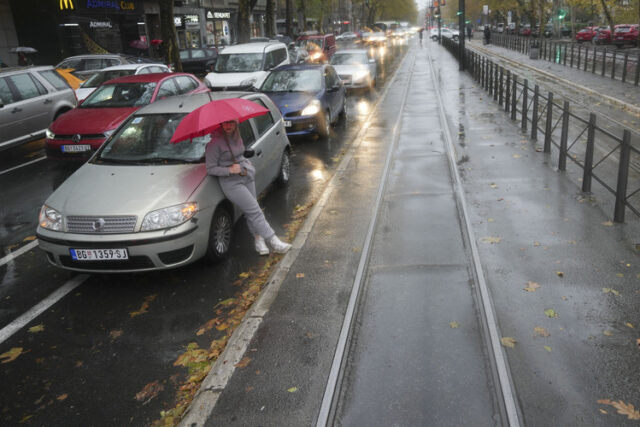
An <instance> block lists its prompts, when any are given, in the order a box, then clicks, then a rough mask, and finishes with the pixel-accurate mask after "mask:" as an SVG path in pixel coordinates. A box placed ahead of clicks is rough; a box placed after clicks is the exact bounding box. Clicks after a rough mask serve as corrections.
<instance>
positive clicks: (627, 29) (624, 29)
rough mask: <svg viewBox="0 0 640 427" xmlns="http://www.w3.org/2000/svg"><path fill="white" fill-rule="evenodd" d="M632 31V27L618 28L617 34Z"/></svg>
mask: <svg viewBox="0 0 640 427" xmlns="http://www.w3.org/2000/svg"><path fill="white" fill-rule="evenodd" d="M629 31H631V27H618V28H616V33H628V32H629Z"/></svg>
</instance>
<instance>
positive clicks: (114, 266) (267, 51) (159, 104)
mask: <svg viewBox="0 0 640 427" xmlns="http://www.w3.org/2000/svg"><path fill="white" fill-rule="evenodd" d="M376 37H377V36H376ZM303 43H304V44H305V45H306V44H308V43H313V44H314V45H315V46H317V48H312V50H316V51H319V52H321V54H322V56H321V57H316V58H311V55H309V56H308V62H305V63H301V64H295V63H292V61H291V58H290V55H289V51H288V48H287V46H286V45H285V44H283V43H281V42H277V41H269V42H253V43H246V44H243V45H235V46H229V47H226V48H225V49H224V50H221V51H220V52H219V53H218V55H217V58H216V59H217V60H216V65H215V66H214V68H213V70H212V71H211V72H209V73H208V74H207V75H206V77H205V79H204V82H202V81H200V80H199V79H198V78H197V77H196V76H194V75H193V74H189V73H172V72H170V69H169V68H168V67H167V66H165V65H162V64H151V63H129V64H118V65H115V66H111V67H105V68H103V69H101V70H98V69H92V70H91V71H92V75H91V76H90V77H88V78H87V79H86V81H85V82H84V83H83V84H82V86H81V87H80V88H78V90H77V92H76V93H74V91H73V89H71V88H70V86H69V84H68V82H66V81H65V79H64V78H62V77H61V76H60V74H59V73H58V72H57V71H56V70H55V69H54V68H53V67H29V68H21V69H16V70H11V69H10V70H9V71H7V70H3V71H2V73H1V74H0V100H1V102H0V118H1V119H2V120H1V121H0V126H2V128H1V129H2V132H0V135H2V139H1V140H0V148H2V145H3V144H5V143H6V144H16V143H20V142H22V141H26V140H30V139H35V138H38V137H42V136H43V134H44V136H45V149H46V153H47V156H48V157H49V158H52V159H56V160H69V161H79V162H82V163H83V164H82V166H81V167H80V168H79V169H78V170H77V171H76V172H75V173H73V174H72V175H71V176H70V177H69V178H68V179H67V180H66V181H65V182H64V183H63V184H62V185H61V186H60V187H59V188H58V189H56V191H55V192H54V193H53V194H51V195H50V196H49V198H48V199H47V200H46V201H45V204H44V206H43V207H42V209H41V212H40V216H39V226H38V230H37V236H38V239H39V242H40V247H41V248H42V249H43V250H44V251H45V254H46V257H47V259H48V260H49V262H50V263H52V264H53V265H56V266H58V267H60V268H65V269H70V270H76V271H85V272H101V271H109V272H134V271H148V270H157V269H166V268H174V267H178V266H181V265H184V264H188V263H190V262H193V261H195V260H197V259H200V258H202V257H205V258H208V259H210V260H216V259H220V258H222V257H224V256H226V255H227V254H228V252H229V249H230V248H231V239H232V231H233V225H234V223H235V221H236V220H237V219H238V217H239V211H238V209H237V208H236V207H234V206H233V205H231V204H230V203H229V202H228V201H227V200H226V199H225V198H224V195H223V194H222V192H221V190H220V187H219V185H218V183H217V180H216V179H215V178H214V177H211V176H209V175H207V173H206V168H205V165H204V147H205V146H206V144H207V143H208V142H209V139H208V137H206V136H205V137H199V138H193V139H191V140H188V141H182V142H180V143H177V144H172V143H170V138H171V136H172V135H173V131H174V130H175V129H176V127H177V125H178V124H179V123H180V121H181V120H182V118H183V117H184V116H185V115H186V114H188V113H189V112H190V111H193V110H194V109H196V108H198V107H199V106H201V105H204V104H206V103H208V102H210V101H212V100H216V99H224V98H230V97H233V98H245V99H248V100H251V101H253V102H256V103H258V104H260V105H261V106H263V107H265V108H266V109H268V111H269V113H268V114H267V115H264V116H258V117H254V118H252V119H249V120H247V121H246V122H242V123H241V124H240V128H239V130H240V133H241V136H242V139H243V141H244V143H245V146H246V148H247V150H248V151H247V156H250V155H251V154H253V153H256V155H255V156H254V157H252V160H251V161H252V162H253V163H254V165H255V166H256V187H257V190H258V192H261V191H262V190H264V189H265V188H267V187H268V186H269V185H270V184H272V183H274V182H275V183H277V184H281V185H286V184H287V183H288V181H289V176H290V161H289V156H290V152H291V145H290V142H289V139H288V137H308V136H311V135H314V136H315V135H318V136H319V137H321V138H326V137H329V136H330V134H331V127H332V126H335V125H336V124H337V123H340V122H343V123H346V96H347V93H346V91H347V89H358V88H362V89H365V90H371V89H373V88H374V87H375V83H376V81H377V72H376V71H377V70H376V61H375V59H374V58H373V57H372V56H371V51H370V48H373V47H374V46H377V45H378V44H379V43H380V40H378V39H372V40H370V41H368V42H366V45H365V46H358V48H356V49H344V50H339V49H337V47H336V45H335V37H334V36H333V35H331V36H330V37H326V36H319V35H317V34H307V35H303V36H302V38H301V39H300V40H299V43H298V46H297V47H298V48H302V46H303ZM305 47H306V46H305ZM88 59H90V58H87V57H83V58H82V59H79V58H77V57H76V58H74V59H73V61H67V60H65V61H63V62H62V63H61V64H59V65H61V66H65V67H71V66H73V65H75V66H78V67H80V66H81V64H82V62H78V61H86V64H87V65H88V64H90V63H91V61H89V60H88ZM102 60H106V59H105V58H100V61H102ZM109 64H110V63H109V62H108V61H107V62H105V63H104V64H103V65H109ZM85 68H87V67H85ZM87 71H88V70H87ZM205 83H206V84H205ZM239 89H242V90H244V91H242V92H234V91H231V90H239ZM247 90H248V91H247ZM78 99H79V101H78ZM40 104H42V105H47V110H46V113H43V112H42V111H40V112H38V111H37V109H38V105H40ZM23 111H25V112H29V114H30V115H31V116H32V117H31V118H29V120H31V122H33V129H30V130H29V134H28V135H14V133H12V132H11V131H10V130H11V129H10V128H9V127H10V126H11V125H12V124H15V123H18V121H17V120H15V119H17V118H18V115H17V114H18V113H21V112H23ZM7 115H12V116H7ZM4 116H7V117H9V119H7V120H5V119H6V117H4ZM36 117H37V118H38V120H39V121H37V120H36ZM11 119H14V120H11ZM17 128H18V126H15V129H16V130H17ZM21 129H25V127H24V126H22V127H21ZM18 133H19V132H18Z"/></svg>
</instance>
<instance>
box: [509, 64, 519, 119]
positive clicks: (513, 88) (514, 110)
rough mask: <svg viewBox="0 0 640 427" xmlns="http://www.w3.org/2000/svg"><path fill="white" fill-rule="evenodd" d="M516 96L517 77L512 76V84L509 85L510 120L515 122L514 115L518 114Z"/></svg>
mask: <svg viewBox="0 0 640 427" xmlns="http://www.w3.org/2000/svg"><path fill="white" fill-rule="evenodd" d="M517 95H518V76H516V75H515V74H514V75H513V83H511V120H513V121H515V120H516V113H517V112H518V106H517V99H516V98H517Z"/></svg>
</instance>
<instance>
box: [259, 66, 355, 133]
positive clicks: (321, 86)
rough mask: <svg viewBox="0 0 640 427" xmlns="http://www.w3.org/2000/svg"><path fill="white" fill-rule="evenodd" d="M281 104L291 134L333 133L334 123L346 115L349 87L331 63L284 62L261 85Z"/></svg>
mask: <svg viewBox="0 0 640 427" xmlns="http://www.w3.org/2000/svg"><path fill="white" fill-rule="evenodd" d="M260 91H261V92H264V93H265V94H266V95H267V96H269V98H271V100H272V101H273V102H274V104H276V105H277V106H278V108H279V109H280V112H281V113H282V117H283V118H284V126H285V129H286V130H287V135H288V136H302V135H314V134H318V135H320V136H321V137H323V138H327V137H329V135H330V134H331V126H332V125H333V124H335V123H336V122H337V121H338V120H339V119H340V117H341V116H342V115H344V114H345V88H344V86H343V85H342V81H341V80H340V77H338V73H336V70H335V69H334V68H333V67H332V66H331V65H328V64H297V65H283V66H280V67H278V68H276V69H274V70H273V71H271V73H270V74H269V76H268V77H267V78H266V79H265V81H264V83H263V84H262V86H261V87H260Z"/></svg>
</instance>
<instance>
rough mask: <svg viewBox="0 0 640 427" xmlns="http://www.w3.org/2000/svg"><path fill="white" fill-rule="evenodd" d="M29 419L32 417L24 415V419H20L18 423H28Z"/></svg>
mask: <svg viewBox="0 0 640 427" xmlns="http://www.w3.org/2000/svg"><path fill="white" fill-rule="evenodd" d="M31 418H33V415H25V416H24V417H22V419H21V420H20V421H19V423H20V424H22V423H25V422H27V421H29V420H30V419H31Z"/></svg>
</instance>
